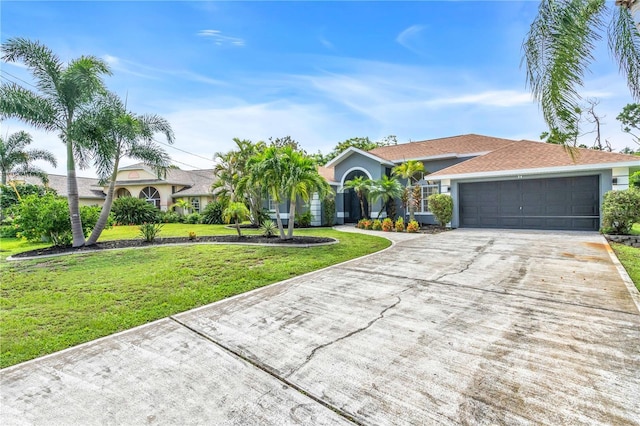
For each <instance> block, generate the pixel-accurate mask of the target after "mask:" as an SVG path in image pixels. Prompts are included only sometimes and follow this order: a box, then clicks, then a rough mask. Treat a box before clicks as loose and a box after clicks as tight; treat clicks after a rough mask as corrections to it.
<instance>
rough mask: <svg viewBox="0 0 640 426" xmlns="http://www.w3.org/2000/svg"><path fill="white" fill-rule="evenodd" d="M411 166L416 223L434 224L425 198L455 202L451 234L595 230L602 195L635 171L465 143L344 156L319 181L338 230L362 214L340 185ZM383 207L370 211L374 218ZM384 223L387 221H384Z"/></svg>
mask: <svg viewBox="0 0 640 426" xmlns="http://www.w3.org/2000/svg"><path fill="white" fill-rule="evenodd" d="M408 160H418V161H422V162H423V164H424V166H425V170H426V171H427V172H428V173H425V174H424V176H423V177H422V179H421V180H420V182H419V184H420V185H421V186H422V194H423V200H422V205H421V206H420V208H419V209H418V211H417V212H416V220H418V221H419V222H421V223H423V224H432V223H435V220H434V218H433V215H432V214H431V213H430V212H429V210H428V208H427V202H426V197H428V196H429V195H431V194H435V193H445V194H449V195H450V196H451V197H452V198H453V204H454V214H453V219H452V221H451V224H450V225H451V226H452V227H454V228H457V227H486V228H516V229H517V228H522V229H563V230H565V229H566V230H597V229H599V227H600V224H601V215H600V206H601V205H602V199H603V196H604V193H605V192H607V191H609V190H611V189H627V188H628V186H629V175H630V174H631V173H633V172H635V171H637V170H640V158H639V157H637V156H632V155H625V154H617V153H609V152H603V151H595V150H590V149H575V150H572V152H568V151H567V149H565V148H564V147H562V146H558V145H552V144H547V143H542V142H533V141H525V140H522V141H514V140H509V139H500V138H494V137H488V136H481V135H474V134H469V135H462V136H454V137H449V138H442V139H433V140H427V141H420V142H410V143H406V144H400V145H391V146H385V147H380V148H376V149H373V150H371V151H369V152H364V151H362V150H359V149H357V148H349V149H347V150H345V151H344V152H342V153H341V154H340V155H338V156H337V157H336V158H334V159H333V160H332V161H331V162H329V163H328V164H327V165H326V167H325V168H324V170H322V174H323V176H325V178H326V179H327V180H328V181H329V182H330V184H331V185H332V186H333V187H334V188H335V190H336V193H337V196H336V210H337V215H336V216H337V217H336V220H337V222H338V223H345V222H356V221H357V220H358V219H360V207H359V204H358V201H357V198H356V197H355V194H353V192H352V191H345V190H344V188H343V186H344V182H345V181H347V180H350V179H353V178H354V177H356V176H366V177H368V178H370V179H380V178H381V177H382V176H383V175H384V174H387V175H389V174H391V169H392V168H393V167H394V166H396V165H398V164H402V163H403V162H405V161H408ZM381 208H382V206H381V204H380V203H378V204H377V205H375V206H373V209H372V210H373V211H372V216H373V217H375V216H377V211H379V210H380V209H381ZM383 216H384V214H383Z"/></svg>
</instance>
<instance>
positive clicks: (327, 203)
mask: <svg viewBox="0 0 640 426" xmlns="http://www.w3.org/2000/svg"><path fill="white" fill-rule="evenodd" d="M322 214H323V215H324V223H323V225H325V226H333V225H334V224H335V217H336V200H335V198H334V197H333V196H331V197H327V198H325V199H324V204H323V205H322Z"/></svg>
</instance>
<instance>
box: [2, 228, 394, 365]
mask: <svg viewBox="0 0 640 426" xmlns="http://www.w3.org/2000/svg"><path fill="white" fill-rule="evenodd" d="M188 231H194V232H196V233H197V234H198V235H216V234H218V235H219V234H222V233H234V232H235V231H234V230H233V229H226V228H223V227H220V226H212V225H183V224H167V225H165V227H164V228H163V230H162V233H161V235H160V236H165V237H169V236H185V235H186V233H187V232H188ZM137 233H138V230H137V227H116V228H113V229H111V230H107V231H105V232H104V234H103V236H102V238H101V240H105V241H106V240H109V239H119V238H125V237H126V238H138V236H137ZM296 234H297V235H314V236H321V237H333V238H337V239H339V240H340V243H339V244H335V245H330V246H321V247H313V248H306V249H303V248H290V247H262V246H240V245H191V246H175V247H171V246H160V247H150V248H145V249H135V250H133V249H128V250H127V249H125V250H116V251H107V252H100V253H87V254H78V255H71V256H62V257H54V258H48V259H39V260H29V261H21V262H8V261H6V260H1V261H0V274H1V276H2V282H1V286H0V336H1V345H0V346H1V351H0V367H7V366H9V365H13V364H16V363H19V362H22V361H26V360H29V359H32V358H36V357H39V356H42V355H45V354H48V353H52V352H55V351H59V350H61V349H64V348H67V347H70V346H74V345H77V344H79V343H83V342H87V341H90V340H93V339H96V338H98V337H102V336H106V335H109V334H112V333H115V332H118V331H121V330H126V329H129V328H131V327H135V326H137V325H141V324H145V323H147V322H150V321H154V320H156V319H160V318H164V317H167V316H169V315H173V314H176V313H178V312H183V311H186V310H188V309H192V308H195V307H198V306H202V305H206V304H208V303H212V302H215V301H217V300H220V299H223V298H226V297H230V296H233V295H235V294H239V293H243V292H246V291H249V290H252V289H254V288H258V287H262V286H265V285H268V284H271V283H274V282H277V281H281V280H284V279H287V278H291V277H294V276H296V275H300V274H304V273H306V272H310V271H313V270H316V269H320V268H323V267H325V266H329V265H333V264H336V263H339V262H343V261H345V260H348V259H353V258H356V257H359V256H363V255H365V254H368V253H372V252H375V251H378V250H381V249H383V248H385V247H388V246H389V245H390V242H389V241H388V240H386V239H383V238H380V237H375V236H369V235H362V234H351V233H343V232H338V231H334V230H331V229H308V230H296ZM42 246H44V245H43V244H37V245H27V244H26V243H18V242H16V240H11V239H2V240H0V249H1V250H2V251H3V253H2V257H3V258H4V257H6V256H8V255H9V254H11V253H17V252H20V251H25V250H31V249H34V248H38V247H42Z"/></svg>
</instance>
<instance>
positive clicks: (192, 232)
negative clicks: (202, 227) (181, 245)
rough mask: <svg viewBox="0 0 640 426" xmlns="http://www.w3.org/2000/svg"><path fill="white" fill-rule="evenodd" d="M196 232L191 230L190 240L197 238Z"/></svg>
mask: <svg viewBox="0 0 640 426" xmlns="http://www.w3.org/2000/svg"><path fill="white" fill-rule="evenodd" d="M196 237H197V236H196V233H195V232H194V231H189V239H190V240H195V239H196Z"/></svg>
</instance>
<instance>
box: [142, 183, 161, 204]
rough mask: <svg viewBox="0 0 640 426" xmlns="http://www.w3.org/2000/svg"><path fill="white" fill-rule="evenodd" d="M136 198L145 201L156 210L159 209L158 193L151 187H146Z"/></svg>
mask: <svg viewBox="0 0 640 426" xmlns="http://www.w3.org/2000/svg"><path fill="white" fill-rule="evenodd" d="M138 198H142V199H143V200H146V201H147V203H149V204H153V205H154V206H155V207H156V208H157V209H159V208H160V193H159V192H158V190H157V189H155V188H154V187H153V186H147V187H146V188H144V189H143V190H142V191H140V195H139V196H138Z"/></svg>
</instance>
